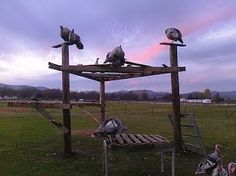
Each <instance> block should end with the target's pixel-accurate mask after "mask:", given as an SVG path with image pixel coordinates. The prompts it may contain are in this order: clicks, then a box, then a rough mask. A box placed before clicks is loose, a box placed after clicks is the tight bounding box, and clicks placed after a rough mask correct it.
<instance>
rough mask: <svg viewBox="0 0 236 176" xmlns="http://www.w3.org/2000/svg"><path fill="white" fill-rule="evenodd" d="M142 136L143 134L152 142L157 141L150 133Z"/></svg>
mask: <svg viewBox="0 0 236 176" xmlns="http://www.w3.org/2000/svg"><path fill="white" fill-rule="evenodd" d="M143 136H144V137H145V138H146V139H148V140H149V141H150V142H153V143H156V142H159V141H157V140H156V139H154V138H152V137H151V136H150V135H147V134H143Z"/></svg>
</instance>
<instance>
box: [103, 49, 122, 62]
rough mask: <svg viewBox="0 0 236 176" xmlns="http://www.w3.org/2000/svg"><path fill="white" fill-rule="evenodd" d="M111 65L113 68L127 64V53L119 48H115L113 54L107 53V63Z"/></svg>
mask: <svg viewBox="0 0 236 176" xmlns="http://www.w3.org/2000/svg"><path fill="white" fill-rule="evenodd" d="M107 62H109V63H111V64H112V65H113V66H122V65H124V63H125V52H124V51H123V49H122V48H121V46H118V47H116V48H114V49H113V50H112V51H111V52H109V53H107V55H106V60H105V61H104V64H105V63H107Z"/></svg>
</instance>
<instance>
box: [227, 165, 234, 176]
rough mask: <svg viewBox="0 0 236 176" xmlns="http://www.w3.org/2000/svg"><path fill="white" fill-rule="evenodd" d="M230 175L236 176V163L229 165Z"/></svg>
mask: <svg viewBox="0 0 236 176" xmlns="http://www.w3.org/2000/svg"><path fill="white" fill-rule="evenodd" d="M228 174H229V176H235V175H236V163H235V162H230V163H229V164H228Z"/></svg>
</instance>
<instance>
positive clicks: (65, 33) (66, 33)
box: [60, 26, 71, 42]
mask: <svg viewBox="0 0 236 176" xmlns="http://www.w3.org/2000/svg"><path fill="white" fill-rule="evenodd" d="M60 29H61V31H60V36H61V38H62V39H63V40H64V41H65V42H69V35H70V33H71V31H70V29H69V28H67V27H63V26H60Z"/></svg>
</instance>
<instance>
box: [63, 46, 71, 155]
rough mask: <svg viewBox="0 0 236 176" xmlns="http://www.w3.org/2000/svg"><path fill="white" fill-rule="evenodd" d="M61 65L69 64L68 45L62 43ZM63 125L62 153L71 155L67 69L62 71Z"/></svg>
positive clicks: (68, 78)
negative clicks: (65, 130)
mask: <svg viewBox="0 0 236 176" xmlns="http://www.w3.org/2000/svg"><path fill="white" fill-rule="evenodd" d="M62 66H64V67H66V66H69V46H68V45H67V44H66V43H63V44H62ZM62 103H63V125H64V126H65V127H66V128H67V129H68V132H67V133H64V154H65V155H68V156H69V155H71V154H72V149H71V116H70V77H69V73H68V71H62Z"/></svg>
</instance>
